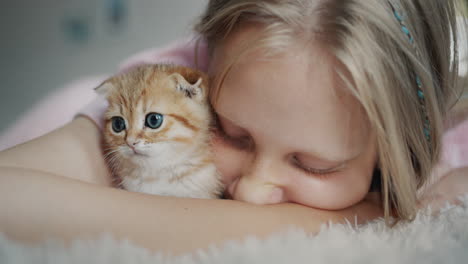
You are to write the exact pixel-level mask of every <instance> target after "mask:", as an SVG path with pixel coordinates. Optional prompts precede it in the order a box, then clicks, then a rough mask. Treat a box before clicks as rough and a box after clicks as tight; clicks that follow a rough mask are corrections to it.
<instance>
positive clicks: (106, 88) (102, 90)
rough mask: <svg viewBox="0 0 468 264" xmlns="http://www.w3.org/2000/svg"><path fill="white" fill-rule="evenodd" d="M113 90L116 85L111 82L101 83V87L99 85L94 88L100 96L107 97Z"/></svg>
mask: <svg viewBox="0 0 468 264" xmlns="http://www.w3.org/2000/svg"><path fill="white" fill-rule="evenodd" d="M112 89H114V85H113V84H112V83H110V82H107V81H105V82H103V83H101V85H99V86H98V87H96V88H94V91H96V93H97V94H99V95H102V96H104V97H107V95H108V94H109V92H110V91H111V90H112Z"/></svg>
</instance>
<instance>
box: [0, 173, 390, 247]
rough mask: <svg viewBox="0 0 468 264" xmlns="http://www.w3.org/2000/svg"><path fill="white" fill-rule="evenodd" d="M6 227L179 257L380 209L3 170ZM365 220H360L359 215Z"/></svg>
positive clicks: (2, 227) (25, 235)
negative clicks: (187, 195)
mask: <svg viewBox="0 0 468 264" xmlns="http://www.w3.org/2000/svg"><path fill="white" fill-rule="evenodd" d="M0 212H2V213H1V214H0V232H4V233H5V234H6V235H7V236H8V237H9V238H12V239H14V240H19V241H21V242H27V243H37V242H40V241H43V240H44V239H47V238H51V237H53V238H60V239H63V240H64V241H65V242H69V241H71V240H73V239H77V238H81V239H95V238H98V237H99V236H100V235H101V234H103V233H111V234H113V236H114V237H115V238H118V239H129V240H130V241H132V242H134V243H136V244H137V245H139V246H142V247H146V248H148V249H150V250H152V251H159V252H164V253H168V254H181V253H187V252H190V251H193V250H195V249H200V248H207V247H208V246H209V245H211V244H218V245H219V244H220V243H222V242H224V241H228V240H239V239H242V238H244V237H246V236H248V235H255V236H258V237H260V238H264V237H266V236H267V235H270V234H272V233H275V232H279V231H285V230H288V228H290V227H296V228H297V227H299V228H302V229H304V230H306V231H307V232H311V233H314V232H317V231H318V230H319V228H320V226H321V225H322V224H324V223H327V222H328V221H332V222H343V221H344V220H345V218H346V219H348V220H349V221H350V222H351V223H354V222H355V221H357V222H361V223H362V222H364V221H365V220H366V219H372V218H375V217H378V216H380V215H381V214H380V209H379V208H378V207H377V206H373V205H372V204H370V203H368V202H362V203H361V204H358V205H356V206H354V207H352V208H349V209H346V210H342V211H321V210H315V209H311V208H307V207H304V206H300V205H295V204H279V205H271V206H256V205H251V204H246V203H241V202H237V201H231V200H202V199H184V198H173V197H161V196H153V195H146V194H140V193H132V192H127V191H124V190H119V189H113V188H110V187H104V186H98V185H92V184H89V183H84V182H80V181H76V180H73V179H67V178H65V177H60V176H55V175H52V174H49V173H44V172H40V171H34V170H28V169H19V168H7V167H4V168H0ZM357 214H359V216H360V217H359V218H357V219H355V215H357Z"/></svg>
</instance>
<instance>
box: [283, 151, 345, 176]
mask: <svg viewBox="0 0 468 264" xmlns="http://www.w3.org/2000/svg"><path fill="white" fill-rule="evenodd" d="M292 163H293V165H294V166H295V167H296V168H298V169H300V170H301V171H303V172H305V173H306V174H309V175H313V176H320V177H326V176H328V174H331V173H333V172H336V171H337V170H338V168H337V167H334V168H329V169H315V168H311V167H308V166H305V165H304V164H302V162H301V161H300V160H299V159H298V158H297V156H293V157H292Z"/></svg>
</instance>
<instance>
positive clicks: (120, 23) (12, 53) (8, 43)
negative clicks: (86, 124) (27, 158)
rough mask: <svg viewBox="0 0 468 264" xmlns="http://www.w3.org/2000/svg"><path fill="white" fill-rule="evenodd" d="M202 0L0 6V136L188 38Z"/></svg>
mask: <svg viewBox="0 0 468 264" xmlns="http://www.w3.org/2000/svg"><path fill="white" fill-rule="evenodd" d="M207 1H208V0H0V32H1V33H2V35H1V36H2V37H1V41H0V80H1V85H0V134H1V133H2V132H3V131H5V128H7V127H8V126H10V125H11V124H12V123H13V122H14V121H15V120H17V119H18V117H20V116H21V115H22V114H24V113H26V112H27V111H28V110H29V109H31V108H33V107H34V106H36V104H37V102H39V101H40V99H43V98H45V97H46V96H47V95H50V94H53V92H54V91H56V90H58V89H60V88H63V87H65V86H66V85H67V84H70V83H71V82H73V81H75V80H78V79H80V78H83V77H87V76H96V75H107V74H111V73H115V72H116V70H117V67H118V65H119V63H120V62H122V61H123V60H125V59H126V58H128V57H129V56H131V55H132V54H135V53H138V52H140V51H143V50H145V49H148V48H152V47H161V46H165V45H166V44H168V43H170V42H172V41H174V40H178V39H181V38H184V37H185V36H187V35H189V34H190V33H191V28H192V26H193V24H194V21H195V20H196V18H197V17H198V16H199V15H200V14H201V12H202V10H203V8H204V6H205V5H206V2H207ZM466 1H468V0H466ZM467 45H468V44H466V45H464V51H462V54H464V56H465V57H466V59H465V60H468V52H467V49H466V46H467ZM464 63H465V64H464V66H463V67H462V72H464V73H465V74H466V73H467V72H468V68H467V64H468V62H467V61H465V62H464ZM466 96H468V94H467V95H466ZM57 111H60V109H57ZM47 118H51V117H44V119H42V121H44V120H45V119H47ZM39 122H40V121H39ZM28 124H29V123H28ZM26 129H28V127H27V126H26V127H23V130H26Z"/></svg>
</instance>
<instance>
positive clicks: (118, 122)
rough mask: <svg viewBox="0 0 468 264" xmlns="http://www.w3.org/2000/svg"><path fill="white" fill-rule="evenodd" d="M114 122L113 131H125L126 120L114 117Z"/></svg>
mask: <svg viewBox="0 0 468 264" xmlns="http://www.w3.org/2000/svg"><path fill="white" fill-rule="evenodd" d="M111 121H112V130H114V132H115V133H120V132H122V131H123V130H125V120H124V119H123V118H122V117H120V116H114V117H112V119H111Z"/></svg>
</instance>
